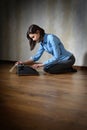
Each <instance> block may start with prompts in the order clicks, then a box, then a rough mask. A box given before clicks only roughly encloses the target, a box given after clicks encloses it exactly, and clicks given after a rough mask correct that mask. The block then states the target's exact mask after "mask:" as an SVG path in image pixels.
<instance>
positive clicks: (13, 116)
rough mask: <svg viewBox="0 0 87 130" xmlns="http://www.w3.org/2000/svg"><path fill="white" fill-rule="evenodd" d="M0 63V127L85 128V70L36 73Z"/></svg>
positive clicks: (6, 129) (36, 129)
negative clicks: (21, 73) (22, 73)
mask: <svg viewBox="0 0 87 130" xmlns="http://www.w3.org/2000/svg"><path fill="white" fill-rule="evenodd" d="M11 66H12V64H1V65H0V130H87V71H85V70H84V71H83V70H78V72H76V73H68V74H59V75H51V74H45V73H44V72H41V70H40V75H39V76H18V75H16V74H15V71H14V72H13V73H9V69H10V68H11Z"/></svg>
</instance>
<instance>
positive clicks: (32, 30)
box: [27, 24, 45, 50]
mask: <svg viewBox="0 0 87 130" xmlns="http://www.w3.org/2000/svg"><path fill="white" fill-rule="evenodd" d="M37 30H39V32H40V39H39V41H41V40H42V39H43V37H44V34H45V31H44V29H43V28H41V27H39V26H38V25H35V24H32V25H31V26H30V27H29V28H28V31H27V39H28V40H29V44H30V50H33V49H34V48H35V45H36V41H33V40H32V38H30V37H29V34H34V33H36V32H37Z"/></svg>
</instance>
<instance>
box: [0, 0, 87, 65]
mask: <svg viewBox="0 0 87 130" xmlns="http://www.w3.org/2000/svg"><path fill="white" fill-rule="evenodd" d="M86 13H87V1H86V0H43V1H42V0H18V1H17V0H2V1H1V3H0V16H1V17H0V29H1V31H0V46H1V47H0V53H1V54H0V59H3V60H19V59H21V60H26V59H28V58H29V57H30V56H31V55H32V54H34V53H35V52H36V50H37V48H38V45H37V47H36V48H35V50H34V51H33V52H30V50H29V45H28V40H27V38H26V31H27V28H28V26H29V25H30V24H32V23H34V24H38V25H40V26H41V27H43V28H44V29H45V31H46V32H47V33H54V34H56V35H58V36H59V38H60V39H61V40H62V42H63V43H64V45H65V47H66V48H67V49H68V50H70V51H71V52H72V53H74V55H75V56H76V63H75V64H76V65H82V66H83V65H84V66H87V43H86V41H87V36H86V35H87V16H86ZM49 57H50V56H49V55H46V54H44V55H43V57H42V58H41V61H42V60H45V59H47V58H49Z"/></svg>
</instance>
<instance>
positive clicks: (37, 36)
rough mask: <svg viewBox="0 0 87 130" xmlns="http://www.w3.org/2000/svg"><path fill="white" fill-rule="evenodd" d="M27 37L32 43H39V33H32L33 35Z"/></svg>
mask: <svg viewBox="0 0 87 130" xmlns="http://www.w3.org/2000/svg"><path fill="white" fill-rule="evenodd" d="M29 37H30V38H31V39H32V40H33V41H36V42H39V39H40V33H39V32H37V33H34V34H29Z"/></svg>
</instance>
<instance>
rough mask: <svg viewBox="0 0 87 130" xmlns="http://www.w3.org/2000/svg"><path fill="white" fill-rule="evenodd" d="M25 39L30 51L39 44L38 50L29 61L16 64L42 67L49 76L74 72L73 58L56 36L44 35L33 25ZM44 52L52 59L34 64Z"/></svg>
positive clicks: (39, 28) (35, 67)
mask: <svg viewBox="0 0 87 130" xmlns="http://www.w3.org/2000/svg"><path fill="white" fill-rule="evenodd" d="M27 38H28V40H29V44H30V50H33V49H34V48H35V45H36V44H37V43H39V44H40V46H39V49H38V51H37V53H36V54H35V55H34V56H32V57H31V58H30V59H29V60H27V61H25V62H17V63H16V64H26V65H31V66H32V67H33V68H34V69H37V68H39V67H43V69H44V71H45V72H48V73H51V74H58V73H65V72H75V71H76V70H75V69H73V67H72V65H73V64H74V63H75V57H74V56H73V54H72V53H70V52H69V51H67V50H66V49H65V48H64V45H63V44H62V42H61V41H60V39H59V38H58V37H57V36H56V35H53V34H46V33H45V31H44V29H43V28H41V27H39V26H38V25H34V24H33V25H31V26H30V27H29V28H28V31H27ZM44 51H46V52H48V53H50V54H51V55H52V58H50V59H48V60H47V61H45V62H43V63H38V62H36V61H38V60H39V59H40V57H41V56H42V54H43V52H44Z"/></svg>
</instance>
